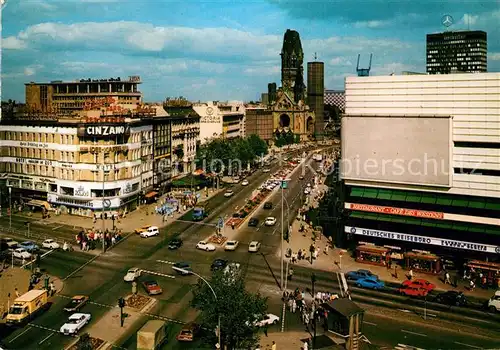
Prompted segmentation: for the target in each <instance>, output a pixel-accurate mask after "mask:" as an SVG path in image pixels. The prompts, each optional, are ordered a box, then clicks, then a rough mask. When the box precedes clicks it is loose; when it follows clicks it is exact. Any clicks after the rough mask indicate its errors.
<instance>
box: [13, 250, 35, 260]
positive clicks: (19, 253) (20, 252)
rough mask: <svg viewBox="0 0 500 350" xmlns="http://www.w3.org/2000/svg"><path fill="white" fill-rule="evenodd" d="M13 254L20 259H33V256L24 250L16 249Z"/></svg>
mask: <svg viewBox="0 0 500 350" xmlns="http://www.w3.org/2000/svg"><path fill="white" fill-rule="evenodd" d="M12 254H13V255H14V257H15V258H18V259H31V254H30V253H29V252H28V251H26V249H24V248H16V249H15V250H14V252H13V253H12Z"/></svg>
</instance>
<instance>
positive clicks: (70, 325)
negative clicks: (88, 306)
mask: <svg viewBox="0 0 500 350" xmlns="http://www.w3.org/2000/svg"><path fill="white" fill-rule="evenodd" d="M91 318H92V316H91V315H90V314H81V313H76V314H73V315H71V316H70V317H69V318H68V320H67V321H66V323H65V324H63V325H62V326H61V329H60V332H61V333H62V334H64V335H76V334H77V333H78V331H79V330H80V329H82V328H83V327H84V326H85V325H86V324H87V323H89V322H90V319H91Z"/></svg>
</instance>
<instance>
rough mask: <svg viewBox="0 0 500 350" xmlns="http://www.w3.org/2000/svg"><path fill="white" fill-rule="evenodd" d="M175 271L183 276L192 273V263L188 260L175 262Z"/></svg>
mask: <svg viewBox="0 0 500 350" xmlns="http://www.w3.org/2000/svg"><path fill="white" fill-rule="evenodd" d="M172 268H173V269H174V271H176V272H177V273H178V274H179V275H181V276H187V275H190V274H191V271H192V270H191V265H190V264H189V263H187V262H184V261H181V262H178V263H175V264H174V265H173V267H172ZM179 269H182V270H184V271H181V270H179Z"/></svg>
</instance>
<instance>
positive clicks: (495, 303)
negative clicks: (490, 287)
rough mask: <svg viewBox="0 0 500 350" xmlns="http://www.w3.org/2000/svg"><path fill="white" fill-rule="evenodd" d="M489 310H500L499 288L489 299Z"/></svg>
mask: <svg viewBox="0 0 500 350" xmlns="http://www.w3.org/2000/svg"><path fill="white" fill-rule="evenodd" d="M488 310H490V311H500V290H497V291H496V292H495V294H493V296H492V297H491V298H490V300H488Z"/></svg>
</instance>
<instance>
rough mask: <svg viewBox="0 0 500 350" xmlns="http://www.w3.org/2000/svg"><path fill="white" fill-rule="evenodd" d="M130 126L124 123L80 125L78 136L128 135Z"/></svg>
mask: <svg viewBox="0 0 500 350" xmlns="http://www.w3.org/2000/svg"><path fill="white" fill-rule="evenodd" d="M129 134H130V126H128V125H125V124H121V125H120V124H110V125H103V124H94V125H81V126H79V127H78V136H79V137H94V138H100V137H109V136H120V135H129Z"/></svg>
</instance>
